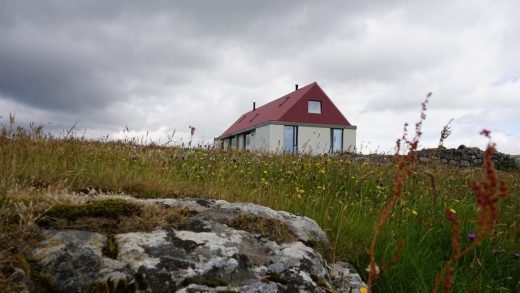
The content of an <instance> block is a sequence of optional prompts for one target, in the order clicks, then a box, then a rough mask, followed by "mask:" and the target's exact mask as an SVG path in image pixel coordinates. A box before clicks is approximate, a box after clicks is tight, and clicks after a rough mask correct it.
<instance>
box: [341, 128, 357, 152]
mask: <svg viewBox="0 0 520 293" xmlns="http://www.w3.org/2000/svg"><path fill="white" fill-rule="evenodd" d="M355 149H356V129H348V128H346V129H344V130H343V151H344V152H353V151H355Z"/></svg>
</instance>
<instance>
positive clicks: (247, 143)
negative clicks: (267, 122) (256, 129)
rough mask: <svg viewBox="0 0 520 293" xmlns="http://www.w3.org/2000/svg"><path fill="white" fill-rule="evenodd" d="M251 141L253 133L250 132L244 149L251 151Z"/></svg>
mask: <svg viewBox="0 0 520 293" xmlns="http://www.w3.org/2000/svg"><path fill="white" fill-rule="evenodd" d="M251 139H253V133H252V132H249V133H247V134H246V140H245V142H244V148H245V149H246V150H248V151H250V150H251Z"/></svg>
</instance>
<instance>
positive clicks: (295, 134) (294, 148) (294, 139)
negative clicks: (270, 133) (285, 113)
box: [283, 125, 298, 154]
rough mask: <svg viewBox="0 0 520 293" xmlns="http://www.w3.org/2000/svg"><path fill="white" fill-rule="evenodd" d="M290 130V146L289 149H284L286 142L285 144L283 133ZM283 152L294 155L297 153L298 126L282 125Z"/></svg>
mask: <svg viewBox="0 0 520 293" xmlns="http://www.w3.org/2000/svg"><path fill="white" fill-rule="evenodd" d="M289 128H291V129H292V144H291V146H290V149H287V148H286V146H285V145H286V142H285V138H286V136H285V131H286V129H289ZM283 152H286V153H290V154H296V153H298V126H297V125H284V126H283Z"/></svg>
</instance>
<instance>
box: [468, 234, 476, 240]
mask: <svg viewBox="0 0 520 293" xmlns="http://www.w3.org/2000/svg"><path fill="white" fill-rule="evenodd" d="M475 238H477V235H476V234H475V233H469V234H468V239H471V240H473V239H475Z"/></svg>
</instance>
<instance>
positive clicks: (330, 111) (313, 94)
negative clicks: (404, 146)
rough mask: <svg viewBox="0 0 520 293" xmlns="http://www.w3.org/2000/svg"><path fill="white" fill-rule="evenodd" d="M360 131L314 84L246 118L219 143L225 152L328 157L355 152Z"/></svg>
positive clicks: (267, 105) (243, 117)
mask: <svg viewBox="0 0 520 293" xmlns="http://www.w3.org/2000/svg"><path fill="white" fill-rule="evenodd" d="M356 129H357V127H356V126H354V125H352V124H350V122H349V121H348V120H347V119H346V118H345V116H343V114H341V112H340V111H339V109H338V108H337V107H336V106H335V105H334V103H332V101H331V100H330V98H329V97H328V96H327V94H325V92H324V91H323V90H322V89H321V87H320V86H319V85H318V84H317V83H316V82H314V83H311V84H309V85H307V86H304V87H302V88H300V89H298V85H296V89H295V91H293V92H291V93H289V94H286V95H284V96H282V97H280V98H278V99H276V100H274V101H272V102H270V103H267V104H265V105H263V106H261V107H258V108H256V107H255V103H253V109H252V110H251V111H249V112H247V113H244V114H242V115H241V116H240V117H239V118H238V119H237V120H236V122H235V123H233V124H232V125H231V126H230V127H229V128H228V129H227V130H226V131H224V133H222V135H220V136H219V137H217V138H216V139H215V142H216V143H217V145H218V146H220V147H221V148H224V149H228V148H233V149H245V150H259V151H268V152H280V151H283V152H288V153H308V154H314V155H318V154H324V153H335V152H345V151H354V149H355V147H356Z"/></svg>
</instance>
